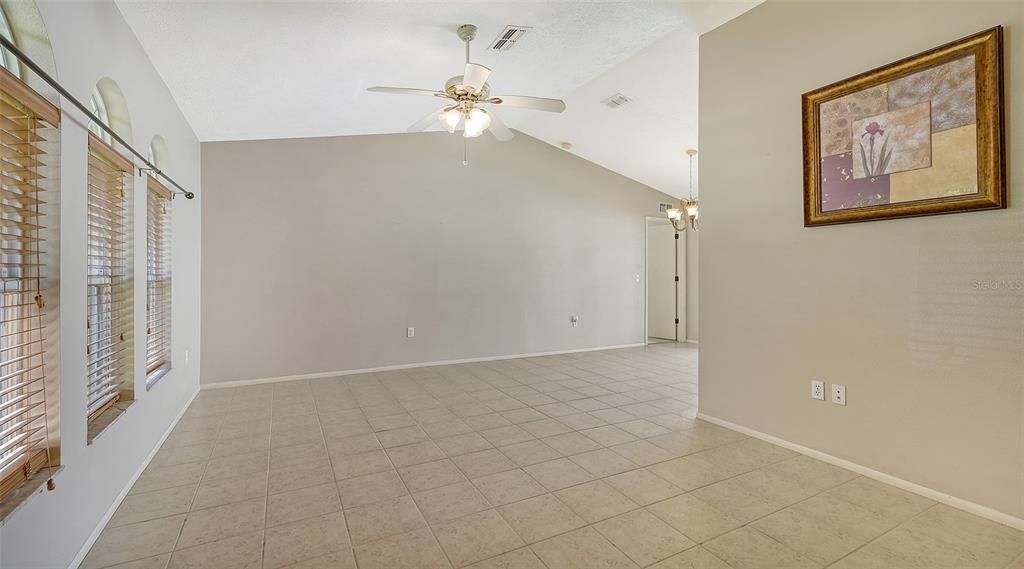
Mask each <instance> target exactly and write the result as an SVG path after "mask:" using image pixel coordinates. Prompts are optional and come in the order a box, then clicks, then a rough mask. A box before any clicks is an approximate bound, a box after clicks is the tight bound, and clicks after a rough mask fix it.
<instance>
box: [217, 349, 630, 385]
mask: <svg viewBox="0 0 1024 569" xmlns="http://www.w3.org/2000/svg"><path fill="white" fill-rule="evenodd" d="M646 345H647V344H646V343H643V342H641V343H639V344H620V345H617V346H600V347H597V348H579V349H575V350H558V351H554V352H533V353H529V354H514V355H509V356H485V357H482V358H463V359H458V360H439V361H433V362H419V363H412V364H398V365H390V366H380V367H367V368H361V369H346V370H340V371H321V372H316V373H304V374H299V375H282V376H279V377H262V378H259V379H236V380H231V381H214V382H210V383H203V384H202V385H200V389H224V388H227V387H243V386H246V385H260V384H262V383H277V382H280V381H301V380H304V379H323V378H325V377H338V376H342V375H356V374H359V373H373V372H377V371H395V370H402V369H415V368H420V367H434V366H444V365H452V364H470V363H477V362H494V361H499V360H515V359H519V358H536V357H540V356H560V355H564V354H579V353H583V352H598V351H601V350H621V349H623V348H642V347H644V346H646Z"/></svg>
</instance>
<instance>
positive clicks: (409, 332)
mask: <svg viewBox="0 0 1024 569" xmlns="http://www.w3.org/2000/svg"><path fill="white" fill-rule="evenodd" d="M405 337H406V338H415V337H416V329H415V328H406V329H405Z"/></svg>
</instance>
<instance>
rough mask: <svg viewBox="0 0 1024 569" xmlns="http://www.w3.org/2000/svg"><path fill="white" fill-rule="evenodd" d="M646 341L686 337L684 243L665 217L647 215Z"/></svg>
mask: <svg viewBox="0 0 1024 569" xmlns="http://www.w3.org/2000/svg"><path fill="white" fill-rule="evenodd" d="M645 234H646V236H647V237H646V262H645V266H646V272H647V278H646V283H647V295H646V298H647V301H646V303H645V306H646V310H647V314H646V322H647V343H648V344H658V343H664V342H680V341H685V340H686V319H685V315H686V276H685V268H686V246H685V242H684V241H683V237H682V235H681V234H679V233H676V230H675V228H674V227H672V224H671V223H670V222H669V220H668V219H666V218H663V217H648V218H646V231H645Z"/></svg>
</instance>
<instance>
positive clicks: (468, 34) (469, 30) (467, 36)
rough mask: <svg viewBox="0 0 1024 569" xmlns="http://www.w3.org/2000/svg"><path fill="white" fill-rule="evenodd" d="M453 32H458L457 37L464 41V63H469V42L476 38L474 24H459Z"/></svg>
mask: <svg viewBox="0 0 1024 569" xmlns="http://www.w3.org/2000/svg"><path fill="white" fill-rule="evenodd" d="M455 33H457V34H459V39H460V40H462V41H464V42H466V63H469V42H471V41H473V40H474V39H476V26H474V25H473V24H462V25H461V26H459V28H458V29H457V30H455Z"/></svg>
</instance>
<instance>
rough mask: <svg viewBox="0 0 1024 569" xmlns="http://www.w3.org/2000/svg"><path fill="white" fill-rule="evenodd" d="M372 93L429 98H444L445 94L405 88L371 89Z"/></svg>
mask: <svg viewBox="0 0 1024 569" xmlns="http://www.w3.org/2000/svg"><path fill="white" fill-rule="evenodd" d="M367 91H370V92H371V93H391V94H394V95H426V96H428V97H443V96H445V95H444V93H440V92H438V91H431V90H430V89H407V88H405V87H370V88H368V89H367Z"/></svg>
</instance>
